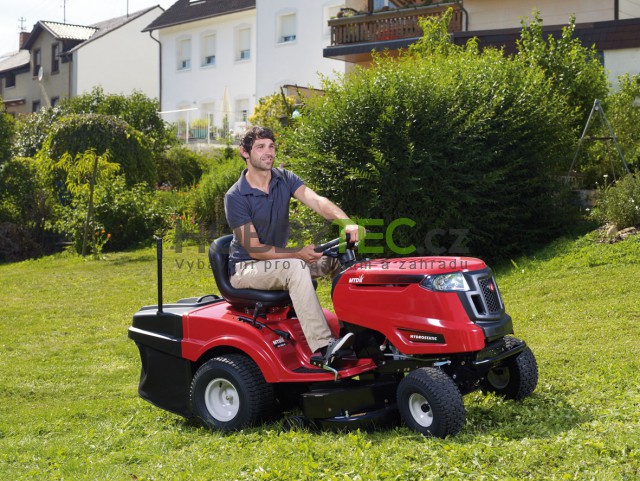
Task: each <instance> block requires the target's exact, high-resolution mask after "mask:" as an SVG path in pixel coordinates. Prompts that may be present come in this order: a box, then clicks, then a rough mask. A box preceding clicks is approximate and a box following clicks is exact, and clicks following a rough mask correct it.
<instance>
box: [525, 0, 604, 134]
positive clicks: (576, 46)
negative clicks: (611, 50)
mask: <svg viewBox="0 0 640 481" xmlns="http://www.w3.org/2000/svg"><path fill="white" fill-rule="evenodd" d="M521 25H522V33H521V37H520V40H518V41H517V48H518V57H519V59H520V60H521V61H522V62H523V63H524V65H526V66H528V65H530V66H536V67H540V68H542V70H543V71H544V73H545V75H546V76H547V78H549V79H550V80H551V84H552V87H553V89H554V90H556V91H557V92H559V93H561V94H562V95H563V96H564V97H565V99H566V101H567V106H568V110H567V114H568V115H571V116H572V118H573V119H574V122H575V124H574V127H576V128H583V127H584V125H585V123H586V121H587V119H588V117H589V113H590V112H591V108H592V106H593V101H594V100H595V99H601V100H602V99H604V98H606V97H607V95H608V93H609V83H608V80H607V73H606V71H605V69H604V67H603V66H602V63H601V61H600V59H599V58H598V52H597V50H596V48H595V46H591V48H585V47H583V46H582V44H581V42H580V39H579V38H576V37H574V36H573V33H574V31H575V26H576V25H575V17H571V18H570V20H569V25H568V26H566V27H564V28H563V29H562V34H561V36H560V37H559V38H555V37H554V36H553V35H551V34H549V35H548V36H547V38H546V39H545V38H544V37H543V35H542V19H541V18H540V12H539V11H538V10H535V11H534V12H533V18H532V19H531V20H530V21H529V22H528V23H527V19H523V20H522V22H521Z"/></svg>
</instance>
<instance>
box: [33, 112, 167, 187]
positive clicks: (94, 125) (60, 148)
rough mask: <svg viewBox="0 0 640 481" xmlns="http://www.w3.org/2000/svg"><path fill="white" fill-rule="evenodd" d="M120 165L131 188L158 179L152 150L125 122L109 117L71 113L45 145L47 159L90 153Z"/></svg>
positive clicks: (54, 126)
mask: <svg viewBox="0 0 640 481" xmlns="http://www.w3.org/2000/svg"><path fill="white" fill-rule="evenodd" d="M90 149H93V150H95V152H96V154H97V155H103V154H104V153H105V152H107V150H108V151H109V152H110V154H111V161H112V162H115V163H117V164H119V165H120V167H121V171H122V173H123V174H124V175H125V177H126V179H127V183H128V184H129V185H133V184H136V183H138V182H146V183H147V184H148V185H150V186H152V185H154V184H155V180H156V175H157V174H156V166H155V163H154V159H153V154H152V150H151V148H150V145H149V144H148V142H147V140H146V139H145V137H144V136H143V135H142V133H140V132H139V131H137V130H135V129H134V128H133V127H131V126H130V125H129V124H127V123H126V122H125V121H123V120H120V119H118V118H117V117H114V116H110V115H100V114H71V115H69V116H66V117H63V118H61V119H59V120H58V121H57V122H56V123H55V124H54V125H53V126H52V127H51V131H50V132H49V135H48V137H47V139H46V140H45V142H44V144H43V150H42V153H43V155H44V159H51V161H53V162H57V161H58V160H59V159H61V158H62V156H63V155H64V154H69V155H71V156H72V157H75V156H76V155H77V154H81V153H83V152H85V151H87V150H90Z"/></svg>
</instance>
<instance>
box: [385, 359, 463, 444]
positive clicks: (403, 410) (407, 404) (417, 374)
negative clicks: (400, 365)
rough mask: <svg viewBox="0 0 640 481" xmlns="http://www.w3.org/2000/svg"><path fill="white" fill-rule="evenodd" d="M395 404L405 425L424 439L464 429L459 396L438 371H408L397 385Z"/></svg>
mask: <svg viewBox="0 0 640 481" xmlns="http://www.w3.org/2000/svg"><path fill="white" fill-rule="evenodd" d="M397 401H398V410H399V411H400V416H401V417H402V419H403V421H404V422H405V424H406V425H407V426H408V427H410V428H411V429H413V430H414V431H418V432H419V433H422V434H424V435H425V436H435V437H439V438H444V437H446V436H453V435H455V434H457V433H458V432H460V430H461V429H462V427H463V426H464V422H465V411H464V403H463V401H462V394H460V390H459V389H458V386H456V384H455V383H454V382H453V380H452V379H451V378H450V377H449V376H447V375H446V374H445V373H444V372H443V371H441V370H440V369H438V368H435V367H423V368H420V369H416V370H414V371H412V372H410V373H409V374H408V375H407V376H406V377H404V378H403V379H402V381H400V384H399V385H398V391H397Z"/></svg>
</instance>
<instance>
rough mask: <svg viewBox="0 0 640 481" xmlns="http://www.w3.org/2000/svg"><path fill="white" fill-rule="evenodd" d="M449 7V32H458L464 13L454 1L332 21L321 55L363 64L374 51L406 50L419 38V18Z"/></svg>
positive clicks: (420, 31)
mask: <svg viewBox="0 0 640 481" xmlns="http://www.w3.org/2000/svg"><path fill="white" fill-rule="evenodd" d="M448 8H452V9H453V17H452V19H451V24H450V25H449V31H450V32H451V33H454V32H461V31H462V20H463V12H462V9H461V8H460V5H459V4H458V3H457V2H451V3H438V4H436V5H419V6H418V5H414V6H410V7H408V8H402V9H397V10H388V11H385V12H371V13H359V14H355V15H353V16H348V17H342V18H334V19H331V20H329V26H330V27H331V46H329V47H327V48H325V49H324V56H325V57H330V58H336V59H340V60H345V61H348V62H363V61H367V60H370V59H371V50H373V49H375V50H377V51H382V50H390V51H393V50H397V49H398V48H406V47H407V46H408V45H410V44H411V43H413V42H414V41H415V39H416V38H419V37H421V36H422V29H421V28H420V25H419V22H418V21H419V19H420V18H422V17H439V16H441V15H442V14H443V13H444V12H445V11H446V10H447V9H448Z"/></svg>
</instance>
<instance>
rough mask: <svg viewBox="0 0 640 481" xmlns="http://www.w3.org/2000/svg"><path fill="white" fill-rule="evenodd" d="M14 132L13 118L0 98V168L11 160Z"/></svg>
mask: <svg viewBox="0 0 640 481" xmlns="http://www.w3.org/2000/svg"><path fill="white" fill-rule="evenodd" d="M14 132H15V125H14V121H13V117H11V115H9V114H7V113H6V112H5V109H4V103H3V102H2V98H1V97H0V167H1V166H2V164H3V163H5V162H6V161H7V160H9V158H11V142H12V140H13V135H14Z"/></svg>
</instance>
